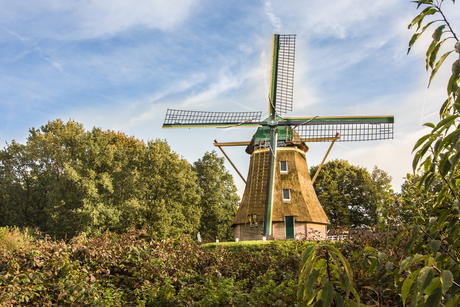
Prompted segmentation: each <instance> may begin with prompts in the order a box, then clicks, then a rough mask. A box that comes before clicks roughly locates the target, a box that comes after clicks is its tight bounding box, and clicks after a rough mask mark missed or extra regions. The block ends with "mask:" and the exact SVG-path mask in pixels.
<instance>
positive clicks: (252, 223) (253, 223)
mask: <svg viewBox="0 0 460 307" xmlns="http://www.w3.org/2000/svg"><path fill="white" fill-rule="evenodd" d="M249 225H250V227H257V215H256V214H251V215H249Z"/></svg>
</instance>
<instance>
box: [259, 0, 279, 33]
mask: <svg viewBox="0 0 460 307" xmlns="http://www.w3.org/2000/svg"><path fill="white" fill-rule="evenodd" d="M264 8H265V14H266V15H267V16H268V19H269V20H270V23H271V24H272V26H273V28H274V29H275V30H276V31H279V30H281V28H282V27H283V23H282V22H281V18H279V17H278V16H276V15H275V14H274V13H273V8H272V3H271V1H268V0H267V1H265V3H264Z"/></svg>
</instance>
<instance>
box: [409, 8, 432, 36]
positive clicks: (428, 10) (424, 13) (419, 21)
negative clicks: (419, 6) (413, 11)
mask: <svg viewBox="0 0 460 307" xmlns="http://www.w3.org/2000/svg"><path fill="white" fill-rule="evenodd" d="M436 12H437V10H436V9H434V8H433V7H431V6H428V7H427V8H425V9H424V10H423V11H422V12H421V13H420V14H419V15H417V16H416V17H415V18H414V19H413V20H412V22H411V23H410V24H409V27H408V28H409V29H410V28H412V27H413V26H414V25H415V24H417V25H418V26H417V31H418V29H420V25H421V24H422V21H423V18H425V16H427V15H433V14H436Z"/></svg>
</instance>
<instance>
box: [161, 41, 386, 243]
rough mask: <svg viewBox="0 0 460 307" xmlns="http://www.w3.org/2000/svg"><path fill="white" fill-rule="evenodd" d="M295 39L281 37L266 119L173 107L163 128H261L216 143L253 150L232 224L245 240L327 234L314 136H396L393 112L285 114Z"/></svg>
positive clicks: (321, 138)
mask: <svg viewBox="0 0 460 307" xmlns="http://www.w3.org/2000/svg"><path fill="white" fill-rule="evenodd" d="M295 39H296V36H295V35H279V34H274V36H273V54H272V69H271V82H270V93H269V99H268V117H267V118H265V119H263V120H261V117H262V112H205V111H186V110H173V109H168V110H167V112H166V117H165V121H164V124H163V128H210V127H218V128H229V127H256V128H257V131H256V133H255V134H254V136H253V137H252V140H251V141H250V142H227V143H217V141H215V144H214V145H215V146H218V147H219V148H220V149H222V148H221V147H222V146H247V147H246V152H247V153H248V154H250V155H251V161H250V165H249V173H248V177H247V182H246V181H245V182H246V187H245V191H244V194H243V197H242V200H241V204H240V207H239V209H238V212H237V214H236V216H235V219H234V221H233V225H232V226H234V231H235V238H240V239H241V240H248V239H260V238H261V237H262V236H265V237H268V238H274V239H283V238H294V235H295V234H296V233H300V234H301V235H302V236H303V237H305V236H308V233H309V232H311V231H316V232H317V233H318V234H319V236H321V237H325V236H326V230H327V225H328V224H329V220H328V219H327V216H326V214H325V213H324V210H323V209H322V207H321V204H320V203H319V201H318V198H317V196H316V194H315V191H314V189H313V183H312V180H311V178H310V175H309V172H308V166H307V162H306V157H305V153H306V152H307V150H308V146H307V145H306V143H308V142H332V143H331V147H332V144H333V143H334V142H335V141H338V142H356V141H373V140H385V139H392V138H393V125H394V117H393V116H342V117H321V116H314V117H281V116H282V115H283V114H285V113H287V112H290V111H292V106H293V85H294V59H295ZM331 147H330V148H331ZM330 148H329V150H330ZM328 153H329V151H328ZM224 154H225V153H224ZM326 156H327V154H326ZM227 158H228V157H227ZM325 159H326V157H325V158H324V160H325ZM324 160H323V162H324ZM230 162H231V161H230ZM232 165H233V163H232ZM238 173H239V172H238ZM240 176H241V175H240ZM241 177H242V176H241ZM315 178H316V176H315ZM242 179H243V180H244V178H243V177H242Z"/></svg>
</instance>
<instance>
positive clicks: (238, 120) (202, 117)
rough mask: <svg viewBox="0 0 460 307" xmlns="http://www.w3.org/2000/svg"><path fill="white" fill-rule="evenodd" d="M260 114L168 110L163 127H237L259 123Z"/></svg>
mask: <svg viewBox="0 0 460 307" xmlns="http://www.w3.org/2000/svg"><path fill="white" fill-rule="evenodd" d="M261 116H262V112H260V111H259V112H205V111H188V110H174V109H168V110H167V111H166V117H165V121H164V124H163V127H165V125H166V126H168V125H169V126H176V125H177V126H181V125H200V126H206V125H211V126H215V125H238V124H242V123H247V122H251V121H260V117H261Z"/></svg>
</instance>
